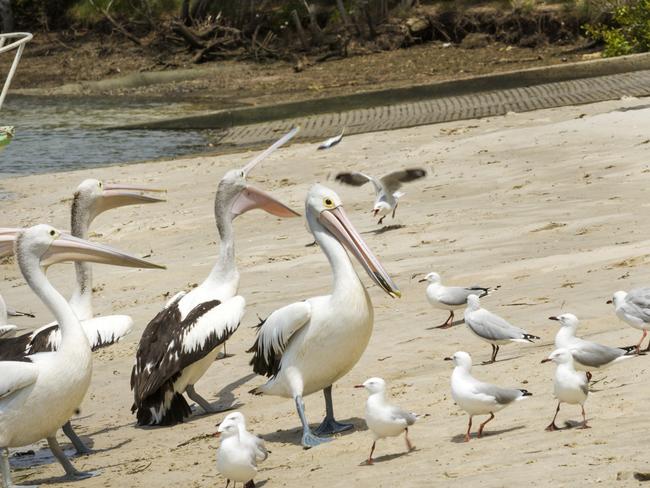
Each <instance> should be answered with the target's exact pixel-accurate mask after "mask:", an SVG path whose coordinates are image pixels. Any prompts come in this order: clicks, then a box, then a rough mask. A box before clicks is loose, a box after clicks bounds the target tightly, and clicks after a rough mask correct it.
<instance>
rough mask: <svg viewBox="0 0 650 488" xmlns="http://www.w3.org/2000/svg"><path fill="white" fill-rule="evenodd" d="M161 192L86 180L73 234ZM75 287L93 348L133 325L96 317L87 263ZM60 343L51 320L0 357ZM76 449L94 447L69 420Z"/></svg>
mask: <svg viewBox="0 0 650 488" xmlns="http://www.w3.org/2000/svg"><path fill="white" fill-rule="evenodd" d="M145 191H147V192H160V191H164V190H158V189H155V188H148V187H146V186H141V185H123V184H118V183H113V184H105V183H104V182H102V181H99V180H95V179H87V180H84V181H83V182H82V183H81V184H80V185H79V186H78V187H77V189H76V191H75V194H74V197H73V200H72V210H71V229H72V235H73V236H75V237H78V238H80V239H84V240H85V239H88V230H89V228H90V225H91V224H92V222H93V220H94V219H95V218H96V217H97V216H98V215H99V214H101V213H103V212H105V211H107V210H110V209H113V208H117V207H123V206H127V205H138V204H143V203H157V202H163V201H164V200H162V199H159V198H154V197H150V196H147V195H143V194H142V193H141V192H145ZM75 276H76V281H75V288H74V291H73V294H72V297H71V298H70V301H69V303H70V306H71V307H72V310H73V311H74V313H75V315H76V316H77V318H78V319H79V320H80V321H81V326H82V327H83V330H84V332H85V333H86V336H87V337H88V341H89V342H90V346H91V349H92V350H93V351H95V350H97V349H100V348H102V347H106V346H109V345H111V344H114V343H115V342H117V341H119V340H120V339H121V338H122V337H124V336H125V335H126V334H128V333H129V332H130V331H131V329H132V328H133V319H131V317H129V316H128V315H109V316H104V317H94V314H93V307H92V294H93V291H92V290H93V285H92V268H91V265H90V264H88V263H86V262H76V263H75ZM60 342H61V331H60V330H59V326H58V324H57V323H56V322H51V323H49V324H47V325H44V326H43V327H40V328H38V329H36V330H35V331H33V332H30V333H27V334H23V335H21V336H19V337H16V338H13V339H10V340H8V341H0V360H12V359H15V358H16V357H22V356H24V355H25V354H34V353H38V352H44V351H54V350H56V349H57V347H58V346H59V344H60ZM63 432H64V433H65V434H66V435H67V436H68V438H69V439H70V441H71V442H72V444H73V445H74V447H75V449H76V450H77V452H78V453H80V454H89V453H90V452H91V450H90V449H89V448H88V447H87V446H86V445H85V444H84V442H83V441H82V440H81V439H80V438H79V436H78V435H77V434H76V433H75V432H74V429H73V428H72V425H71V424H70V423H69V422H68V423H66V424H65V425H64V426H63Z"/></svg>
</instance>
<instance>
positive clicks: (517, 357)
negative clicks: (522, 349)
mask: <svg viewBox="0 0 650 488" xmlns="http://www.w3.org/2000/svg"><path fill="white" fill-rule="evenodd" d="M523 357H524V356H523V354H520V355H519V356H511V357H509V358H504V359H497V360H496V361H494V362H493V363H491V362H489V361H482V362H480V363H478V364H477V365H476V366H491V365H492V364H497V363H505V362H506V361H514V360H515V359H519V358H523Z"/></svg>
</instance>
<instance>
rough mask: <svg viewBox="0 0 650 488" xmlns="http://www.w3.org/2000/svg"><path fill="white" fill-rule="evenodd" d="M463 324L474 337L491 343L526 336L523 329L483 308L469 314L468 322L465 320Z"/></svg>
mask: <svg viewBox="0 0 650 488" xmlns="http://www.w3.org/2000/svg"><path fill="white" fill-rule="evenodd" d="M465 323H467V325H468V326H469V327H470V328H471V329H472V331H474V333H475V334H476V335H478V336H480V337H483V338H484V339H488V340H492V341H508V340H511V339H521V338H522V336H523V335H525V334H526V332H525V331H524V330H523V329H520V328H519V327H515V326H514V325H511V324H510V323H509V322H507V321H506V320H504V319H502V318H501V317H499V316H498V315H495V314H493V313H492V312H489V311H487V310H485V309H483V308H482V309H479V310H476V311H475V312H472V313H471V314H469V320H467V319H466V320H465Z"/></svg>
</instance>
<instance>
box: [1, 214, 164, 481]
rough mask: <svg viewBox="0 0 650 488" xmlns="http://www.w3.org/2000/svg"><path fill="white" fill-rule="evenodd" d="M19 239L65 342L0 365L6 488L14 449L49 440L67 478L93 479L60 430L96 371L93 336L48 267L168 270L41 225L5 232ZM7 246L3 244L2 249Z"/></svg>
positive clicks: (19, 253)
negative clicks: (80, 264) (62, 441)
mask: <svg viewBox="0 0 650 488" xmlns="http://www.w3.org/2000/svg"><path fill="white" fill-rule="evenodd" d="M8 240H15V255H16V260H17V262H18V265H19V267H20V271H21V272H22V274H23V276H24V277H25V280H26V281H27V283H28V285H29V286H30V288H31V289H32V290H33V291H34V293H35V294H36V295H37V296H38V297H39V298H40V299H41V300H42V301H43V303H44V304H45V305H46V306H47V307H48V308H49V309H50V311H51V312H52V314H53V315H54V316H55V317H56V319H57V322H58V323H59V325H60V327H61V342H60V344H59V347H58V349H57V350H56V351H54V352H42V353H38V354H32V355H31V356H24V357H22V358H20V360H17V361H0V471H1V473H2V483H3V487H4V488H9V487H12V486H13V485H12V483H11V473H10V468H9V448H11V447H21V446H25V445H27V444H31V443H33V442H37V441H39V440H40V439H47V442H48V444H49V446H50V449H51V450H52V453H53V454H54V456H55V457H56V458H57V460H58V461H59V462H60V463H61V465H62V466H63V469H64V470H65V472H66V475H67V478H68V479H72V480H76V479H83V478H87V477H89V476H92V473H82V472H80V471H77V470H76V469H75V468H74V466H73V465H72V463H70V461H69V460H68V458H67V457H66V456H65V454H64V453H63V451H62V449H61V447H60V446H59V444H58V442H57V440H56V431H57V430H58V429H59V428H60V427H61V426H62V425H63V424H64V423H66V422H67V421H68V419H69V418H70V417H71V416H72V414H73V413H74V412H75V411H76V410H77V409H78V408H79V405H80V404H81V402H82V400H83V398H84V396H85V394H86V391H87V390H88V386H89V385H90V377H91V372H92V353H91V350H90V344H89V342H88V338H87V337H86V334H85V333H84V331H83V329H82V328H81V324H80V323H79V320H78V319H77V316H76V315H75V313H74V311H73V310H72V308H71V307H70V305H69V304H68V302H67V301H66V300H65V298H63V296H62V295H61V294H60V293H59V292H57V291H56V289H55V288H54V287H53V286H52V285H51V284H50V282H49V281H48V280H47V278H46V276H45V271H44V269H43V268H47V267H48V266H50V265H51V264H55V263H58V262H63V261H71V260H73V261H92V262H97V263H104V264H114V265H118V266H131V267H138V268H162V267H161V266H158V265H155V264H152V263H148V262H146V261H143V260H141V259H138V258H135V257H133V256H129V255H128V254H124V253H121V252H120V251H117V250H116V249H113V248H111V247H108V246H103V245H101V244H94V243H90V242H88V241H85V240H83V239H78V238H76V237H72V236H69V235H66V234H61V233H60V232H59V231H58V230H56V229H55V228H54V227H51V226H49V225H44V224H41V225H37V226H34V227H31V228H29V229H26V230H24V231H21V232H19V233H18V234H17V235H14V236H12V235H10V234H2V235H0V241H5V242H7V241H8ZM0 247H2V246H0Z"/></svg>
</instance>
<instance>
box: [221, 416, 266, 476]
mask: <svg viewBox="0 0 650 488" xmlns="http://www.w3.org/2000/svg"><path fill="white" fill-rule="evenodd" d="M249 435H250V434H249ZM217 436H218V437H221V438H222V440H221V444H220V445H219V449H218V450H217V470H218V471H219V473H221V474H222V475H223V476H225V477H226V479H227V480H228V481H227V482H226V488H228V485H229V484H230V481H233V482H234V485H233V487H234V486H235V485H237V482H240V483H243V484H244V488H254V487H255V481H253V479H254V478H255V476H256V475H257V458H258V449H257V447H256V446H254V445H251V444H250V443H249V442H247V441H246V440H245V438H242V435H241V424H240V423H239V422H237V421H236V420H234V419H228V418H226V419H225V420H224V421H223V422H221V423H220V424H219V429H218V432H217ZM265 459H266V458H265Z"/></svg>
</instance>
